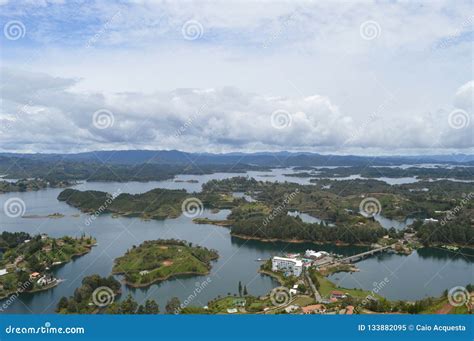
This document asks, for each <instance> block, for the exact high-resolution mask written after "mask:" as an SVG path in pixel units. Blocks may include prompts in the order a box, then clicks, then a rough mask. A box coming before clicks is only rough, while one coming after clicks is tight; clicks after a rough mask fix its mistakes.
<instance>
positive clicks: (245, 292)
mask: <svg viewBox="0 0 474 341" xmlns="http://www.w3.org/2000/svg"><path fill="white" fill-rule="evenodd" d="M248 294H249V293H248V291H247V286H246V285H244V296H247V295H248Z"/></svg>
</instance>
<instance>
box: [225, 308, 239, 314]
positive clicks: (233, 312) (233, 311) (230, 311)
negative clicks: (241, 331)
mask: <svg viewBox="0 0 474 341" xmlns="http://www.w3.org/2000/svg"><path fill="white" fill-rule="evenodd" d="M227 313H228V314H235V313H237V309H235V308H232V309H227Z"/></svg>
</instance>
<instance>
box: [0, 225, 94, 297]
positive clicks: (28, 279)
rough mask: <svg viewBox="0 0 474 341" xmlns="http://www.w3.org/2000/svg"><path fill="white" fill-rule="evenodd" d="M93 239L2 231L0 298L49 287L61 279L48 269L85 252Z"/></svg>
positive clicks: (92, 243) (0, 243)
mask: <svg viewBox="0 0 474 341" xmlns="http://www.w3.org/2000/svg"><path fill="white" fill-rule="evenodd" d="M95 244H96V240H95V239H94V238H92V237H88V236H85V235H82V236H81V237H79V238H72V237H67V236H66V237H62V238H51V237H49V236H48V235H46V234H41V235H36V236H31V235H30V234H28V233H26V232H6V231H5V232H2V234H1V235H0V251H1V252H0V299H2V298H6V297H9V296H10V295H13V294H20V293H22V292H36V291H42V290H47V289H50V288H52V287H54V286H56V285H58V284H59V283H60V280H59V279H57V278H55V277H54V276H53V275H52V273H51V269H52V268H53V267H55V266H58V265H60V264H63V263H67V262H70V261H71V260H72V259H73V258H74V257H79V256H82V255H84V254H86V253H88V252H89V251H90V250H91V248H92V246H94V245H95Z"/></svg>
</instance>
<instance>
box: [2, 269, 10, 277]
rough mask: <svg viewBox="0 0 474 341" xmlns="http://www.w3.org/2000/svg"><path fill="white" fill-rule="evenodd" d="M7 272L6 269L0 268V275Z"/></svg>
mask: <svg viewBox="0 0 474 341" xmlns="http://www.w3.org/2000/svg"><path fill="white" fill-rule="evenodd" d="M7 273H8V271H7V269H0V276H3V275H6V274H7Z"/></svg>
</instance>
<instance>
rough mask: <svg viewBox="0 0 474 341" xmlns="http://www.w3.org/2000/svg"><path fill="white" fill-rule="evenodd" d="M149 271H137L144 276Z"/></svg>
mask: <svg viewBox="0 0 474 341" xmlns="http://www.w3.org/2000/svg"><path fill="white" fill-rule="evenodd" d="M149 273H150V271H148V270H142V271H140V272H139V274H140V276H145V275H146V274H149Z"/></svg>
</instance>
